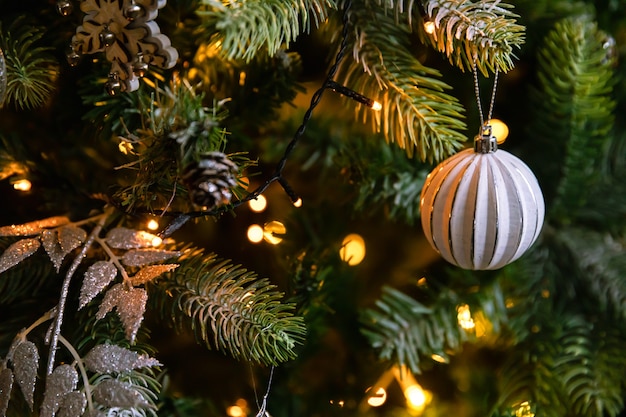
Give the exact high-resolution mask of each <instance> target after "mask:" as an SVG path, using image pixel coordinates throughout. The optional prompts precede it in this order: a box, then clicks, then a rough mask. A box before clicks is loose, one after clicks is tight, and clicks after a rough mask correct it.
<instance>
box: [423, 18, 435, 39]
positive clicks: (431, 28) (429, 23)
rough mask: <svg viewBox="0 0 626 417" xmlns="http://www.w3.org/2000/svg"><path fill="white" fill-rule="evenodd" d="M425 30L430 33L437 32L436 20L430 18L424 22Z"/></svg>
mask: <svg viewBox="0 0 626 417" xmlns="http://www.w3.org/2000/svg"><path fill="white" fill-rule="evenodd" d="M424 32H426V33H428V34H429V35H432V34H433V33H435V22H432V21H430V20H428V21H426V22H424Z"/></svg>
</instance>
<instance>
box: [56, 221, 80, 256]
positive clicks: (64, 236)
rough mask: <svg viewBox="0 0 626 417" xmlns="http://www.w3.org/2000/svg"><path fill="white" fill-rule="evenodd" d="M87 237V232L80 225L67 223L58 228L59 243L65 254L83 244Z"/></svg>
mask: <svg viewBox="0 0 626 417" xmlns="http://www.w3.org/2000/svg"><path fill="white" fill-rule="evenodd" d="M85 239H87V232H85V231H84V230H83V229H81V228H80V227H76V226H72V225H68V226H63V227H61V228H60V229H59V244H60V245H61V249H63V252H65V253H66V254H68V253H70V252H71V251H73V250H74V249H76V248H77V247H79V246H80V245H82V244H83V242H84V241H85Z"/></svg>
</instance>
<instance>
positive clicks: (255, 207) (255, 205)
mask: <svg viewBox="0 0 626 417" xmlns="http://www.w3.org/2000/svg"><path fill="white" fill-rule="evenodd" d="M248 205H249V206H250V210H252V211H254V212H255V213H260V212H262V211H263V210H265V208H266V207H267V199H266V198H265V197H263V196H262V195H260V196H258V197H257V198H254V199H252V200H250V201H249V202H248Z"/></svg>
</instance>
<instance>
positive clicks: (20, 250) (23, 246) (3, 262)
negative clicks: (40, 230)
mask: <svg viewBox="0 0 626 417" xmlns="http://www.w3.org/2000/svg"><path fill="white" fill-rule="evenodd" d="M39 246H41V243H39V239H35V238H27V239H22V240H18V241H17V242H15V243H13V244H12V245H10V246H9V247H8V248H6V250H5V251H4V253H2V255H1V256H0V273H2V272H4V271H6V270H7V269H9V268H12V267H14V266H15V265H17V264H19V263H20V262H22V261H23V260H24V259H26V258H28V257H29V256H30V255H32V254H33V253H35V252H37V249H39Z"/></svg>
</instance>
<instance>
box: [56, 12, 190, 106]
mask: <svg viewBox="0 0 626 417" xmlns="http://www.w3.org/2000/svg"><path fill="white" fill-rule="evenodd" d="M165 4H166V0H84V1H82V2H81V3H80V9H81V11H83V12H84V13H85V17H84V18H83V24H82V25H81V26H79V27H78V28H77V29H76V34H75V35H74V36H73V37H72V43H71V45H70V49H71V50H70V52H69V53H68V55H67V58H68V62H69V63H70V64H71V65H75V64H76V63H77V61H78V59H77V58H78V57H80V55H83V54H93V53H96V52H104V55H105V56H106V59H107V60H108V61H109V62H110V63H111V70H110V72H109V80H108V81H107V84H106V89H107V92H108V93H109V94H111V95H115V94H117V93H118V92H123V91H134V90H136V89H137V88H139V79H140V78H141V77H143V76H144V75H145V73H146V71H147V69H148V66H149V65H156V66H158V67H161V68H164V69H170V68H172V67H173V66H174V65H175V64H176V60H177V59H178V51H177V50H176V49H175V48H174V47H172V46H171V43H170V40H169V38H168V37H167V36H166V35H163V34H162V33H161V31H160V28H159V26H158V24H157V23H156V22H155V21H154V19H156V17H157V15H158V10H159V9H161V8H162V7H164V6H165Z"/></svg>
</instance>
